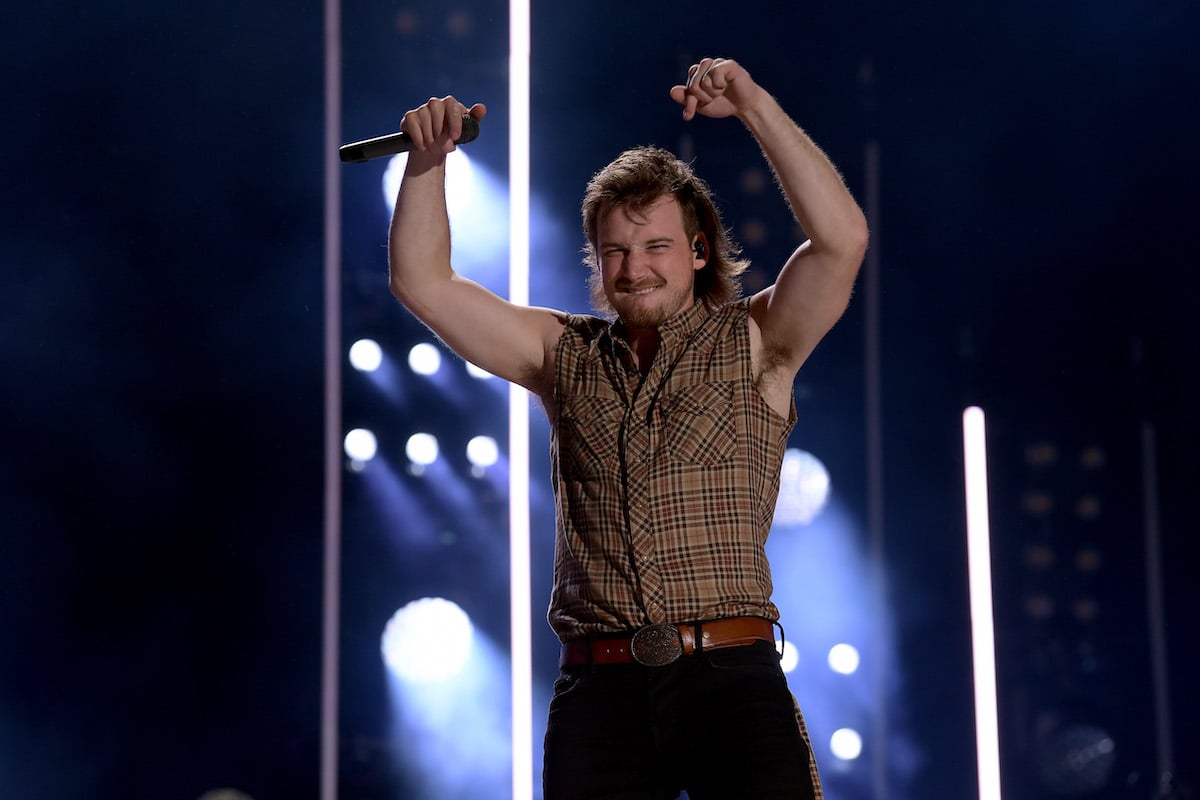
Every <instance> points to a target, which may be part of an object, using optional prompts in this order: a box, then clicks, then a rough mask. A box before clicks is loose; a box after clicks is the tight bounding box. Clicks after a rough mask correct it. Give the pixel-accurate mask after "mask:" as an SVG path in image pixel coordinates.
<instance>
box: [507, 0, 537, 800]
mask: <svg viewBox="0 0 1200 800" xmlns="http://www.w3.org/2000/svg"><path fill="white" fill-rule="evenodd" d="M508 27H509V56H508V58H509V65H508V69H509V77H508V95H509V110H510V111H509V113H510V116H509V125H508V128H509V129H508V182H509V194H508V198H509V199H508V202H509V265H508V295H509V300H511V301H512V302H513V303H516V304H518V305H529V57H530V44H529V28H530V25H529V0H510V3H509V21H508ZM508 451H509V466H510V469H509V484H508V508H509V569H510V576H511V577H510V590H509V591H510V598H511V599H510V604H511V605H510V614H511V626H512V641H511V649H512V763H513V794H512V796H513V800H530V799H531V798H532V797H533V652H532V650H533V644H532V635H531V631H530V609H531V604H530V588H529V584H530V568H529V558H530V553H529V549H530V548H529V397H528V395H527V393H526V391H525V389H523V388H522V387H520V386H517V385H516V384H512V385H510V387H509V395H508Z"/></svg>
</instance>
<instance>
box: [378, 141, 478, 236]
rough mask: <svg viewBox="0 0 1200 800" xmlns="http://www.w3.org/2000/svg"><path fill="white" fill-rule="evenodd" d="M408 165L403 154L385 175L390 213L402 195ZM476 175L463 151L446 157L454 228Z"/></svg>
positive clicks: (448, 189)
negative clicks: (402, 184)
mask: <svg viewBox="0 0 1200 800" xmlns="http://www.w3.org/2000/svg"><path fill="white" fill-rule="evenodd" d="M407 164H408V155H407V154H405V153H401V154H400V155H398V156H393V157H392V159H391V161H389V162H388V166H387V170H385V171H384V173H383V199H384V202H386V203H387V205H388V210H389V213H390V212H391V211H392V210H393V209H395V207H396V195H398V194H399V193H400V183H401V181H402V180H403V178H404V167H405V165H407ZM474 173H475V170H474V167H473V166H472V165H471V159H470V158H468V157H467V154H466V153H464V152H463V151H462V150H461V149H458V150H455V151H454V152H453V153H450V154H449V155H447V156H446V211H447V213H448V214H449V215H450V222H451V225H452V226H453V224H454V222H455V221H456V217H458V216H459V214H460V213H461V212H462V210H463V208H464V207H465V206H466V205H467V203H468V202H469V201H470V199H471V195H472V191H473V187H474V182H475V179H474Z"/></svg>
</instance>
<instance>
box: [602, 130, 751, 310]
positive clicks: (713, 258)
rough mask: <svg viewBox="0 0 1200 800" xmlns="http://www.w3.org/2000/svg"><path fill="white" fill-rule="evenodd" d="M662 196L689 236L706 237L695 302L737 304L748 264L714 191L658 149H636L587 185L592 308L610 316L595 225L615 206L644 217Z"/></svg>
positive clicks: (681, 163)
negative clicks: (667, 197) (668, 197)
mask: <svg viewBox="0 0 1200 800" xmlns="http://www.w3.org/2000/svg"><path fill="white" fill-rule="evenodd" d="M664 195H671V196H672V197H674V198H675V202H676V203H678V204H679V210H680V211H681V212H682V214H683V229H684V232H685V233H686V234H687V236H688V238H689V239H691V238H693V237H695V236H696V235H697V234H702V236H703V238H704V240H705V245H706V249H705V257H706V258H707V262H706V263H705V265H704V266H703V267H702V268H701V269H700V270H699V271H697V272H696V284H695V287H694V295H695V299H696V300H698V301H700V302H702V303H704V304H705V305H707V306H708V307H710V308H718V307H720V306H723V305H725V304H726V303H730V302H732V301H734V300H736V299H737V298H738V297H739V296H741V293H742V286H741V280H740V276H741V274H742V273H743V272H745V271H746V269H747V267H749V266H750V262H749V261H747V260H745V259H740V258H738V256H739V255H741V249H740V248H739V247H738V246H737V244H736V243H734V242H733V240H732V239H731V238H730V236H729V233H728V231H726V230H725V227H724V226H723V225H722V224H721V214H720V212H719V211H718V210H717V206H716V200H715V198H714V197H713V193H712V190H711V189H709V188H708V184H707V183H705V182H704V179H702V178H701V177H699V176H698V175H696V173H695V172H693V171H692V168H691V166H690V165H688V164H685V163H684V162H682V161H680V160H679V159H678V158H676V157H675V156H674V155H673V154H672V153H669V152H667V151H666V150H663V149H662V148H659V147H635V148H633V149H632V150H626V151H625V152H624V153H621V155H619V156H617V157H616V158H615V159H614V160H613V161H612V162H611V163H610V164H609V165H608V166H606V167H604V168H603V169H602V170H600V171H599V172H597V173H596V174H595V175H593V176H592V179H591V180H590V181H588V185H587V191H586V192H585V193H584V196H583V206H582V208H581V210H580V211H581V216H582V217H583V234H584V236H585V237H586V238H587V245H586V247H585V248H584V263H585V264H587V265H588V266H589V267H590V268H591V271H592V272H591V278H590V280H589V286H590V287H591V290H592V291H591V297H592V305H593V306H595V308H596V310H597V311H599V312H601V313H608V314H611V313H612V307H611V306H610V305H609V303H608V299H607V298H606V297H605V296H604V289H603V285H602V283H601V280H600V260H599V258H598V256H597V253H596V227H597V224H598V222H599V219H600V215H601V214H602V213H603V214H607V213H609V212H610V211H612V210H613V209H616V208H625V209H627V210H628V211H630V212H632V213H635V214H640V213H642V212H644V211H645V210H646V209H648V208H650V206H652V205H654V203H655V202H656V201H657V200H658V199H659V198H661V197H663V196H664Z"/></svg>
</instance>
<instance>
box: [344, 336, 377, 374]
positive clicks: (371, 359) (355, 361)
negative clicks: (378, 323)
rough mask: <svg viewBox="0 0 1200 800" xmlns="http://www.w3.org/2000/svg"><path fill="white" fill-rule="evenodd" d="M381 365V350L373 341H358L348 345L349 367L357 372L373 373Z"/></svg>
mask: <svg viewBox="0 0 1200 800" xmlns="http://www.w3.org/2000/svg"><path fill="white" fill-rule="evenodd" d="M382 363H383V350H382V349H380V347H379V343H378V342H376V341H375V340H374V339H359V340H358V341H357V342H355V343H354V344H352V345H350V366H352V367H354V368H355V369H356V370H358V371H359V372H374V371H375V370H377V369H379V365H380V364H382Z"/></svg>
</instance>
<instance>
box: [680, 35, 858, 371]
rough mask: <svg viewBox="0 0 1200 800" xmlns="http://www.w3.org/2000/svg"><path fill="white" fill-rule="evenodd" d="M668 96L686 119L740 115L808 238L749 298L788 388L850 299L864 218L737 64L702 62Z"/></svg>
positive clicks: (824, 161) (766, 354)
mask: <svg viewBox="0 0 1200 800" xmlns="http://www.w3.org/2000/svg"><path fill="white" fill-rule="evenodd" d="M671 96H672V98H673V99H674V100H675V101H676V102H677V103H680V104H681V105H682V106H683V116H684V119H686V120H690V119H692V118H693V117H694V116H695V115H696V114H700V115H702V116H706V117H728V116H736V117H738V118H739V119H740V120H741V121H742V122H743V123H744V124H745V125H746V127H747V128H748V129H749V130H750V132H751V133H752V134H753V135H754V138H755V139H756V140H757V141H758V144H759V146H760V147H761V148H762V151H763V155H764V156H766V159H767V162H768V163H769V164H770V165H771V169H772V170H773V171H774V172H775V176H776V178H777V179H778V181H779V185H780V187H781V188H782V190H783V193H784V196H785V197H786V198H787V201H788V203H789V204H790V206H791V209H792V214H793V215H794V216H795V218H796V221H797V222H799V223H800V226H801V227H802V228H803V229H804V232H805V233H806V234H807V235H808V237H809V239H808V241H806V242H804V243H803V244H801V245H800V246H799V247H798V248H797V249H796V250H795V252H793V253H792V255H791V257H790V258H788V260H787V263H785V264H784V265H783V268H782V269H781V270H780V272H779V277H778V278H777V279H776V281H775V284H774V285H773V286H769V287H767V288H766V289H764V290H762V291H761V292H759V293H758V294H757V295H755V297H754V298H753V300H752V301H751V314H752V317H753V319H754V321H755V322H756V323H757V326H758V329H759V331H760V334H761V348H762V353H761V354H760V355H762V356H763V358H762V359H760V361H761V363H763V364H765V365H770V366H772V367H774V368H776V369H778V370H779V372H780V373H781V375H780V376H778V377H779V378H780V382H781V383H786V384H787V386H788V389H789V390H790V384H791V380H792V378H793V377H794V376H795V374H796V372H797V371H798V370H799V369H800V365H801V364H803V363H804V360H805V359H806V358H808V356H809V354H810V353H812V350H813V348H814V347H816V345H817V342H819V341H820V340H821V338H822V337H823V336H824V335H825V334H826V333H828V332H829V329H830V328H832V327H833V325H834V323H835V322H837V320H838V318H839V317H841V315H842V313H843V312H844V311H845V310H846V306H847V304H848V303H849V301H850V293H851V291H852V290H853V288H854V280H855V277H856V276H857V274H858V268H859V266H860V265H861V264H862V259H863V255H864V254H865V253H866V248H867V222H866V218H865V217H864V216H863V213H862V211H861V210H860V209H859V207H858V204H857V203H855V202H854V198H853V197H852V196H851V195H850V192H849V191H848V190H847V189H846V185H845V183H843V181H842V177H841V175H840V174H838V171H837V169H836V168H835V167H834V166H833V164H832V163H830V161H829V159H828V158H827V157H826V156H825V154H824V153H823V152H821V150H820V148H818V147H817V146H816V144H814V143H813V141H812V139H810V138H809V137H808V135H807V134H806V133H804V131H802V130H801V129H800V128H799V126H797V125H796V123H794V122H793V121H792V120H791V118H790V117H788V115H787V114H786V113H785V112H784V110H783V109H782V108H781V107H780V105H779V103H778V102H776V100H775V98H773V97H772V96H771V95H770V94H769V93H767V91H766V90H765V89H763V88H762V87H761V86H759V85H758V84H757V83H755V82H754V80H753V79H752V78H751V77H750V74H749V73H748V72H747V71H746V70H745V68H743V67H742V66H741V65H739V64H738V63H737V62H735V61H731V60H728V59H711V58H706V59H704V60H702V61H701V62H699V63H698V64H696V65H695V66H693V67H692V69H691V70H690V71H689V73H688V82H687V84H686V85H682V86H675V87H673V88H672V89H671ZM784 378H786V381H784V380H783V379H784Z"/></svg>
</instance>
